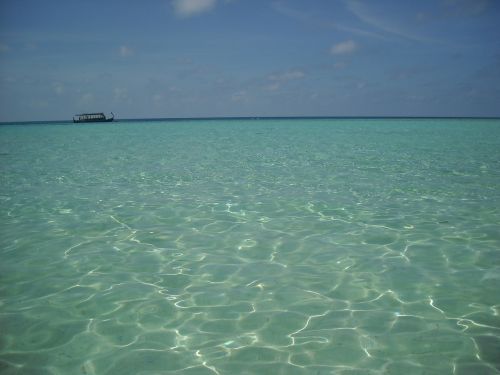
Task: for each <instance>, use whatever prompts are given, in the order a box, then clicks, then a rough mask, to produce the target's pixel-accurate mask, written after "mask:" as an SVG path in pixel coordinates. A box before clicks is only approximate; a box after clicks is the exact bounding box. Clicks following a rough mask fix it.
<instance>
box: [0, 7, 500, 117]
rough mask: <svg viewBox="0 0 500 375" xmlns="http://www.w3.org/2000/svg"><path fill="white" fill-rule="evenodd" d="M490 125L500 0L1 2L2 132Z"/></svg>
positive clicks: (498, 110) (498, 104) (495, 98)
mask: <svg viewBox="0 0 500 375" xmlns="http://www.w3.org/2000/svg"><path fill="white" fill-rule="evenodd" d="M81 112H105V113H107V114H108V113H109V112H113V113H114V114H115V116H116V118H118V119H120V118H121V119H125V118H167V117H169V118H170V117H189V118H192V117H234V116H244V117H246V116H249V117H265V116H459V117H460V116H485V117H498V116H500V1H499V0H489V1H488V0H419V1H414V0H391V1H389V0H378V1H373V0H307V1H306V0H276V1H273V0H268V1H265V0H147V1H138V0H136V1H133V0H85V1H84V0H58V1H56V0H44V1H40V0H0V122H10V121H37V120H40V121H45V120H70V119H71V118H72V116H73V115H74V114H76V113H81Z"/></svg>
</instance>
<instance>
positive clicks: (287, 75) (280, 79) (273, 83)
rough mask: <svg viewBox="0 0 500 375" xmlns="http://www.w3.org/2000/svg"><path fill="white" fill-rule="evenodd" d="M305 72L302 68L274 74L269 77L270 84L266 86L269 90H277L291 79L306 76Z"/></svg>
mask: <svg viewBox="0 0 500 375" xmlns="http://www.w3.org/2000/svg"><path fill="white" fill-rule="evenodd" d="M304 77H305V74H304V72H303V71H301V70H289V71H286V72H284V73H280V74H272V75H270V76H269V77H267V79H268V80H269V81H270V84H269V85H268V86H266V87H265V89H266V90H268V91H276V90H278V89H280V88H281V86H282V85H283V84H285V83H287V82H289V81H293V80H296V79H301V78H304Z"/></svg>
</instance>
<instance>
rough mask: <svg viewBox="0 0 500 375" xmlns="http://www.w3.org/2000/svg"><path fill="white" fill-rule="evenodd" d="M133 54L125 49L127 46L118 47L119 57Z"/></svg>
mask: <svg viewBox="0 0 500 375" xmlns="http://www.w3.org/2000/svg"><path fill="white" fill-rule="evenodd" d="M133 54H134V51H133V50H132V48H130V47H127V46H121V47H120V56H121V57H129V56H132V55H133Z"/></svg>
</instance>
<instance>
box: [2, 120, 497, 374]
mask: <svg viewBox="0 0 500 375" xmlns="http://www.w3.org/2000/svg"><path fill="white" fill-rule="evenodd" d="M0 160H1V184H0V202H1V211H0V217H1V221H0V224H1V239H0V241H1V242H0V244H1V248H0V251H1V258H0V260H1V263H0V277H1V279H0V280H1V283H0V298H1V299H0V327H1V335H0V372H1V373H2V374H4V373H5V374H86V375H91V374H120V375H125V374H134V375H136V374H212V375H214V374H215V375H217V374H219V375H222V374H349V375H353V374H405V375H410V374H440V375H441V374H457V375H461V374H499V373H500V291H499V286H500V120H470V119H462V120H432V119H425V120H423V119H422V120H400V119H390V120H389V119H386V120H384V119H377V120H365V119H360V120H347V119H346V120H334V119H332V120H328V119H323V120H319V119H316V120H311V119H309V120H308V119H296V120H211V121H173V122H168V121H157V122H151V121H150V122H117V123H113V124H94V125H71V124H67V125H61V124H59V125H55V124H46V125H23V126H20V125H13V126H1V127H0Z"/></svg>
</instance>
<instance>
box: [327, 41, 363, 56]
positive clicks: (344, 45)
mask: <svg viewBox="0 0 500 375" xmlns="http://www.w3.org/2000/svg"><path fill="white" fill-rule="evenodd" d="M357 49H358V45H357V44H356V42H354V41H353V40H346V41H345V42H340V43H337V44H335V45H333V46H332V48H331V49H330V53H331V54H332V55H345V54H349V53H353V52H354V51H356V50H357Z"/></svg>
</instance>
